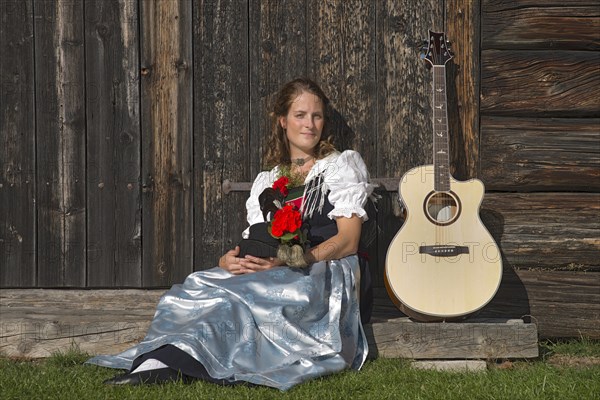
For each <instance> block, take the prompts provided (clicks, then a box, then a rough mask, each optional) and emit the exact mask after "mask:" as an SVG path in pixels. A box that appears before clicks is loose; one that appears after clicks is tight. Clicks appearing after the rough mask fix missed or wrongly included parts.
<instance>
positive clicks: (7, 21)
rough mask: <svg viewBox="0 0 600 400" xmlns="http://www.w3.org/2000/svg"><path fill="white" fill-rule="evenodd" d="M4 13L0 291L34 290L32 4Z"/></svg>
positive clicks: (0, 37) (0, 23)
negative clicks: (13, 288) (6, 289)
mask: <svg viewBox="0 0 600 400" xmlns="http://www.w3.org/2000/svg"><path fill="white" fill-rule="evenodd" d="M0 7H2V13H1V14H0V51H1V52H2V57H0V104H1V105H2V106H3V107H2V109H1V110H0V120H1V121H2V122H1V123H0V160H1V161H0V221H1V222H0V265H1V267H0V287H7V286H8V287H10V286H13V287H18V286H34V285H35V282H36V265H35V257H36V232H35V214H36V205H35V197H36V194H35V96H34V87H35V83H34V62H35V59H34V51H33V50H34V42H33V24H34V22H33V1H19V2H17V1H12V2H3V3H2V5H1V6H0Z"/></svg>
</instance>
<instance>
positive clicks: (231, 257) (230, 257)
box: [219, 246, 248, 275]
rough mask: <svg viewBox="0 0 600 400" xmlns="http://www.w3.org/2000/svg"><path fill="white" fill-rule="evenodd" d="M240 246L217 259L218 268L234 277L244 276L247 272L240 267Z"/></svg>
mask: <svg viewBox="0 0 600 400" xmlns="http://www.w3.org/2000/svg"><path fill="white" fill-rule="evenodd" d="M239 254H240V246H235V249H233V250H229V251H228V252H227V253H225V254H223V256H222V257H221V258H220V259H219V267H221V268H223V269H224V270H225V271H228V272H230V273H232V274H234V275H240V274H245V273H247V272H248V271H247V270H246V268H245V267H244V266H242V264H241V261H242V260H243V258H239V257H238V255H239Z"/></svg>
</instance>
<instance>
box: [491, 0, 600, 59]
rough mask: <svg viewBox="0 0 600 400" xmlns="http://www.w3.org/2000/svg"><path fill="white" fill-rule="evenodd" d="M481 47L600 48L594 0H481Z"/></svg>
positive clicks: (598, 17) (599, 22) (599, 12)
mask: <svg viewBox="0 0 600 400" xmlns="http://www.w3.org/2000/svg"><path fill="white" fill-rule="evenodd" d="M481 18H482V19H483V21H484V23H483V24H482V40H481V46H482V48H483V49H513V50H514V49H550V50H562V49H571V50H598V49H600V36H599V35H598V32H599V31H600V7H599V6H598V2H597V1H589V0H588V1H568V2H565V1H563V0H553V1H544V2H543V3H541V4H540V2H539V1H535V0H528V1H523V0H520V1H514V0H500V1H499V0H493V1H492V0H483V2H482V9H481Z"/></svg>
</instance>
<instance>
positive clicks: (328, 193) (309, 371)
mask: <svg viewBox="0 0 600 400" xmlns="http://www.w3.org/2000/svg"><path fill="white" fill-rule="evenodd" d="M329 110H330V105H329V100H328V99H327V97H326V96H325V94H324V93H323V91H322V90H321V89H320V88H319V86H318V85H317V84H315V83H314V82H313V81H311V80H309V79H296V80H293V81H291V82H289V83H287V84H286V85H284V86H283V88H282V89H281V90H280V92H279V93H278V95H277V98H276V101H275V105H274V110H273V113H272V118H273V130H272V133H271V137H270V139H269V143H268V146H267V149H268V150H267V152H266V154H265V160H264V161H265V164H266V165H268V166H269V167H272V169H270V170H269V171H264V172H261V173H260V174H259V175H258V176H257V177H256V179H255V181H254V183H253V185H252V189H251V191H250V197H249V199H248V201H247V202H246V208H247V219H248V223H249V225H250V226H249V228H248V229H246V231H245V232H244V233H243V235H242V236H243V237H244V238H245V239H252V235H253V229H251V227H254V228H256V227H261V224H262V225H263V227H264V226H266V225H265V215H266V214H265V212H263V210H261V203H260V201H259V197H260V195H261V194H262V193H264V192H265V190H267V191H268V188H271V187H272V186H273V185H274V184H275V185H276V186H277V185H281V183H282V179H281V178H282V177H284V176H285V180H284V181H283V182H285V181H286V180H287V182H288V184H287V187H286V189H289V194H288V197H287V198H286V199H285V200H284V202H283V204H286V202H288V203H287V204H291V203H292V202H293V204H294V205H296V206H297V207H298V208H299V210H300V212H301V215H302V222H303V226H304V227H305V228H306V229H307V230H308V240H309V246H308V247H307V248H306V251H305V252H304V253H303V254H302V252H301V253H300V255H299V256H298V254H296V255H295V256H292V255H290V253H285V252H277V253H275V254H271V255H270V256H267V257H257V256H256V255H253V254H248V253H245V254H242V253H241V252H240V247H239V246H236V248H235V249H232V250H230V251H228V252H227V253H226V254H225V255H223V256H222V257H221V259H220V260H219V266H218V267H215V268H212V269H209V270H206V271H199V272H195V273H193V274H191V275H189V276H188V277H187V278H186V280H185V282H184V283H183V284H178V285H174V286H173V287H172V288H171V289H170V290H169V291H168V292H167V293H166V294H165V295H164V296H163V297H162V298H161V300H160V302H159V304H158V306H157V311H156V314H155V316H154V320H153V321H152V324H151V326H150V329H149V331H148V333H147V335H146V337H145V338H144V339H143V340H142V341H141V343H139V344H138V345H136V346H134V347H133V348H131V349H129V350H126V351H125V352H123V353H121V354H118V355H116V356H97V357H94V358H92V359H90V360H88V363H91V364H97V365H101V366H106V367H111V368H121V369H127V370H129V371H130V372H128V373H126V374H124V375H120V376H117V377H115V378H112V379H110V380H108V381H106V383H108V384H141V383H158V382H164V381H169V380H176V379H178V378H182V379H183V380H185V381H192V380H194V379H203V380H207V381H210V382H215V383H219V384H227V385H230V384H240V383H242V384H256V385H266V386H271V387H275V388H278V389H280V390H287V389H289V388H291V387H292V386H294V385H296V384H298V383H301V382H303V381H305V380H308V379H311V378H315V377H319V376H323V375H327V374H331V373H334V372H338V371H341V370H343V369H346V368H354V369H359V368H360V367H361V366H362V365H363V363H364V361H365V359H366V356H367V352H368V346H367V341H366V339H365V335H364V332H363V328H362V325H361V318H360V308H359V288H360V266H359V258H358V256H357V250H358V245H359V240H360V235H361V225H362V223H363V221H366V220H367V218H368V216H367V213H366V211H365V204H366V203H367V200H368V198H369V197H370V196H371V193H372V190H373V186H372V185H371V184H370V183H369V175H368V172H367V169H366V166H365V164H364V162H363V160H362V158H361V157H360V155H359V154H358V153H356V152H354V151H350V150H348V151H344V152H342V153H339V152H337V151H336V150H335V148H334V147H333V145H332V143H331V141H330V138H326V137H325V136H326V132H327V122H328V118H329V114H330V112H329ZM294 186H298V187H299V188H297V189H294V188H293V187H294ZM286 192H287V190H286ZM294 193H296V196H294ZM298 193H299V194H298ZM292 197H296V198H294V199H292ZM262 206H263V209H264V204H262ZM273 214H274V213H273V212H272V213H271V214H269V215H270V217H269V218H272V217H273ZM261 229H262V228H261ZM254 230H256V229H254Z"/></svg>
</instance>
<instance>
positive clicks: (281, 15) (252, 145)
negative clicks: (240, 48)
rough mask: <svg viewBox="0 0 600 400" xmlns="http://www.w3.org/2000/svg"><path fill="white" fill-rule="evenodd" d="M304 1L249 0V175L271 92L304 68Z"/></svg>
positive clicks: (256, 164)
mask: <svg viewBox="0 0 600 400" xmlns="http://www.w3.org/2000/svg"><path fill="white" fill-rule="evenodd" d="M305 3H306V1H295V0H284V1H259V0H249V17H248V18H249V24H250V26H251V28H250V29H249V38H248V42H249V43H248V47H249V50H248V51H249V60H251V62H250V78H249V79H250V82H249V83H250V115H251V118H250V137H249V149H250V154H249V158H250V175H251V176H252V178H254V177H255V176H256V174H258V172H260V171H262V169H263V166H262V164H261V163H262V155H263V153H264V145H265V142H266V138H267V135H268V133H269V132H270V131H271V120H270V118H269V117H268V113H269V112H270V111H271V110H272V102H273V100H274V96H275V94H276V92H277V90H279V89H280V88H281V86H282V85H283V84H284V83H286V82H288V81H290V80H291V79H294V78H297V77H299V76H303V75H305V74H306V71H307V67H306V65H307V56H306V51H307V50H306V48H307V41H306V40H307V39H306V38H307V32H306V29H307V26H306V12H307V9H306V4H305Z"/></svg>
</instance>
